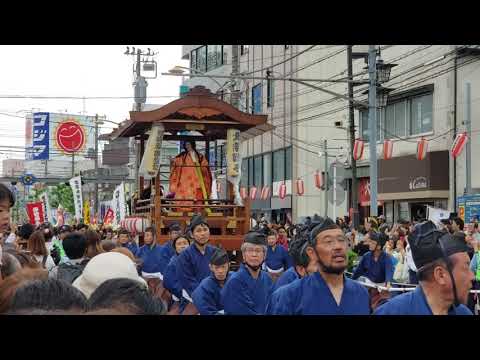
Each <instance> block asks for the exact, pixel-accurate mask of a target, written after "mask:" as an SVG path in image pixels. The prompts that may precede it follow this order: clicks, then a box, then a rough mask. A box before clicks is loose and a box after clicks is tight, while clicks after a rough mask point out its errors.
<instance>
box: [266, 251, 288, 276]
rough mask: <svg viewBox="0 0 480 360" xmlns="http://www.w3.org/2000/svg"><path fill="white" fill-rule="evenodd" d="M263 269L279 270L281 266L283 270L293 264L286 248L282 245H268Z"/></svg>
mask: <svg viewBox="0 0 480 360" xmlns="http://www.w3.org/2000/svg"><path fill="white" fill-rule="evenodd" d="M264 265H265V269H264V270H268V269H271V270H279V269H281V268H283V271H285V270H287V269H288V268H289V267H291V266H292V265H293V261H292V257H291V256H290V255H289V254H288V252H287V250H285V248H284V247H283V246H278V245H277V246H275V250H274V249H273V247H271V246H269V247H268V249H267V257H266V258H265V263H264Z"/></svg>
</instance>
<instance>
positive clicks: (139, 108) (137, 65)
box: [135, 49, 142, 111]
mask: <svg viewBox="0 0 480 360" xmlns="http://www.w3.org/2000/svg"><path fill="white" fill-rule="evenodd" d="M141 54H142V51H141V50H140V49H137V64H136V66H135V74H136V76H137V81H138V80H139V79H140V55H141ZM137 86H138V85H137ZM137 111H142V103H141V102H140V101H137Z"/></svg>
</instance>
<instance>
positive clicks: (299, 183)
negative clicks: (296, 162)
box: [296, 178, 305, 196]
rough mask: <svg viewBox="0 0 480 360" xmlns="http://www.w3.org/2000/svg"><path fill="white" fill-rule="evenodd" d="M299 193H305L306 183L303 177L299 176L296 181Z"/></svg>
mask: <svg viewBox="0 0 480 360" xmlns="http://www.w3.org/2000/svg"><path fill="white" fill-rule="evenodd" d="M296 187H297V195H298V196H302V195H303V194H304V193H305V184H304V182H303V180H302V179H300V178H298V179H297V181H296Z"/></svg>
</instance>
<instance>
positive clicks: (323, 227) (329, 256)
mask: <svg viewBox="0 0 480 360" xmlns="http://www.w3.org/2000/svg"><path fill="white" fill-rule="evenodd" d="M309 242H310V247H308V248H307V254H308V257H309V258H310V259H311V260H316V261H317V263H318V271H316V272H315V273H313V274H311V275H307V276H305V277H303V278H301V279H297V280H295V281H293V282H292V283H290V284H288V285H286V286H282V287H280V288H279V289H278V290H276V291H275V292H274V293H273V295H272V298H271V300H270V303H269V306H268V314H272V315H368V314H369V313H370V306H369V297H368V292H367V290H366V289H365V288H364V287H363V286H362V285H360V284H358V283H357V282H355V281H353V280H351V279H348V278H346V277H345V276H344V272H345V270H346V269H347V265H348V262H347V239H346V237H345V235H344V234H343V232H342V230H341V229H340V228H339V226H338V225H337V224H335V223H334V222H333V221H332V219H330V218H326V219H321V221H319V223H318V225H317V226H315V227H314V228H313V230H312V231H311V232H310V237H309Z"/></svg>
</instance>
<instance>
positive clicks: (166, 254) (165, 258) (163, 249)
mask: <svg viewBox="0 0 480 360" xmlns="http://www.w3.org/2000/svg"><path fill="white" fill-rule="evenodd" d="M159 252H160V254H159V258H160V260H161V262H160V272H161V273H162V274H163V273H164V272H165V269H166V268H167V265H168V263H169V262H170V260H171V259H172V257H173V256H174V255H176V254H175V249H174V248H173V245H172V241H167V242H166V243H165V244H163V245H162V246H160V249H159Z"/></svg>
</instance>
